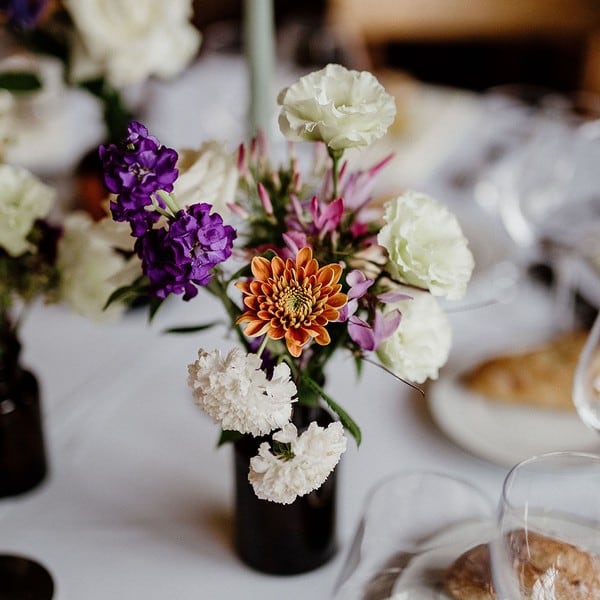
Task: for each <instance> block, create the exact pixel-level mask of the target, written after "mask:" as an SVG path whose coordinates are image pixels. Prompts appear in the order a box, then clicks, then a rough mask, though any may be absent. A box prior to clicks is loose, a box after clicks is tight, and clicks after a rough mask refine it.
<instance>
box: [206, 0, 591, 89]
mask: <svg viewBox="0 0 600 600" xmlns="http://www.w3.org/2000/svg"><path fill="white" fill-rule="evenodd" d="M258 1H261V0H258ZM262 1H268V0H262ZM273 1H274V6H275V15H276V20H277V30H278V41H279V48H280V53H281V54H282V56H283V55H284V54H285V55H286V57H289V55H290V54H291V55H292V58H293V59H294V60H296V61H297V62H299V63H302V64H307V65H311V66H320V65H323V64H325V63H327V62H331V61H337V62H342V63H343V64H345V65H346V66H348V67H353V68H367V69H372V70H377V69H382V68H383V69H388V68H391V69H397V70H399V71H404V72H406V73H408V74H409V75H411V76H413V77H415V78H417V79H422V80H424V81H427V82H430V83H440V84H445V85H453V86H459V87H465V88H469V89H476V90H481V89H485V88H487V87H490V86H494V85H502V84H506V83H528V84H534V85H541V86H546V87H550V88H555V89H558V90H563V91H572V90H575V89H585V90H588V91H595V92H599V93H600V0H419V1H418V2H415V1H414V0H368V1H365V0H306V1H305V2H302V3H290V2H287V1H284V0H273ZM243 6H244V2H243V0H197V5H196V23H197V25H198V27H199V28H200V29H201V30H203V32H204V33H205V36H206V42H207V44H208V47H210V46H211V44H215V45H217V46H218V45H219V44H221V45H230V46H233V47H235V46H236V45H237V46H238V47H241V46H242V45H243V40H242V39H241V37H240V36H241V33H240V27H239V24H240V21H241V18H242V15H243ZM226 24H227V25H228V26H229V28H228V29H227V28H226V27H225V25H226ZM236 24H237V25H238V27H237V29H236ZM227 36H230V39H227V40H226V39H225V37H227ZM219 38H220V39H219Z"/></svg>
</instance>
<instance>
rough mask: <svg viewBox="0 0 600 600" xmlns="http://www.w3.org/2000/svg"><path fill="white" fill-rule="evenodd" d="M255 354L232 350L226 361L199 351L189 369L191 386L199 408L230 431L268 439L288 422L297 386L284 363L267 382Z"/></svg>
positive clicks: (215, 354) (214, 354) (218, 354)
mask: <svg viewBox="0 0 600 600" xmlns="http://www.w3.org/2000/svg"><path fill="white" fill-rule="evenodd" d="M260 366H261V360H260V358H259V357H258V356H257V355H256V354H245V353H244V352H243V351H242V350H241V349H240V348H233V349H232V350H231V351H230V352H229V354H227V356H226V357H225V358H223V357H222V356H221V353H220V352H219V351H218V350H214V351H213V352H206V351H205V350H202V349H200V350H199V351H198V360H196V361H195V362H193V363H192V364H190V365H188V384H189V386H190V387H191V388H192V390H193V395H194V399H195V401H196V404H197V405H198V406H199V407H200V408H201V409H202V410H204V412H206V413H207V414H208V415H209V416H210V417H212V419H213V420H214V421H215V423H218V424H219V425H221V427H222V428H223V429H225V430H228V431H239V432H240V433H251V434H252V435H254V436H259V435H265V434H267V433H269V432H271V431H273V429H280V428H281V427H283V426H284V425H285V424H286V423H287V422H289V420H290V417H291V414H292V402H293V401H294V400H292V398H293V397H294V396H295V395H296V385H295V384H294V382H293V381H292V380H291V379H290V368H289V367H288V366H287V365H286V364H285V363H280V364H278V365H276V366H275V369H274V371H273V377H272V378H271V379H270V380H269V379H267V375H266V373H265V372H264V371H263V370H262V369H261V368H260Z"/></svg>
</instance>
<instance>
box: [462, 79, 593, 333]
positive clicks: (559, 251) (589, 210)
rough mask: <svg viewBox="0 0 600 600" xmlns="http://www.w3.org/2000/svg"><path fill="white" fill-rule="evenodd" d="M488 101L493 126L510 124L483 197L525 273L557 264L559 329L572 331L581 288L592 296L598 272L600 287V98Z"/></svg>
mask: <svg viewBox="0 0 600 600" xmlns="http://www.w3.org/2000/svg"><path fill="white" fill-rule="evenodd" d="M487 104H488V105H489V106H490V109H489V111H488V112H489V115H488V118H489V120H490V122H491V123H493V124H494V125H493V127H492V125H490V127H492V129H494V128H496V129H497V128H498V127H500V125H502V124H504V125H502V131H503V132H504V133H503V135H504V138H506V139H505V141H504V143H503V146H502V147H503V151H502V152H501V153H500V154H499V156H498V158H497V160H495V161H493V162H492V163H491V164H490V165H489V166H488V167H487V168H485V169H483V170H482V172H481V175H480V177H479V180H478V182H477V184H476V186H475V191H474V194H475V199H476V200H477V201H478V203H479V204H480V205H481V206H483V207H484V208H486V209H487V210H489V211H491V212H492V213H494V214H496V215H497V216H498V218H499V220H500V222H501V223H502V224H503V226H504V228H505V230H506V232H507V233H508V234H509V236H510V238H511V239H512V241H513V242H514V243H515V246H516V248H518V249H519V254H518V262H519V267H520V268H521V270H522V271H523V273H526V272H527V269H528V268H529V266H530V265H531V264H536V263H542V264H546V265H548V266H549V267H551V270H552V272H553V286H552V291H553V295H554V300H555V305H556V311H555V312H556V321H557V329H564V330H566V329H571V328H573V327H574V326H575V324H576V323H575V311H574V291H575V290H579V291H582V290H585V291H586V295H587V291H588V288H589V287H590V286H589V284H587V282H586V281H582V279H586V278H587V273H589V272H590V271H591V272H592V277H594V278H595V279H596V280H598V281H599V282H600V269H597V271H598V272H596V273H594V272H593V271H592V270H590V269H589V268H587V267H588V265H589V263H590V260H591V259H592V256H591V255H592V254H593V252H594V248H596V251H597V249H598V245H599V243H598V239H600V192H599V191H598V190H599V188H598V178H597V173H598V164H600V96H597V95H594V94H589V93H579V94H573V95H570V96H562V95H558V94H556V93H554V94H552V93H549V92H548V91H547V90H537V89H534V91H532V90H531V89H529V88H524V89H521V88H519V87H514V86H513V87H512V88H508V89H500V90H495V91H494V92H493V93H491V94H490V97H489V99H488V101H487ZM497 123H498V124H499V125H496V124H497ZM509 125H510V127H509ZM507 140H508V141H507ZM511 141H512V143H511ZM582 263H585V265H583V264H582ZM583 267H586V268H585V273H586V274H585V275H582V274H581V273H582V272H583V270H584V269H583ZM599 285H600V283H599Z"/></svg>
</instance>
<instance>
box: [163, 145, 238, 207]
mask: <svg viewBox="0 0 600 600" xmlns="http://www.w3.org/2000/svg"><path fill="white" fill-rule="evenodd" d="M177 168H178V169H179V177H178V178H177V179H176V181H175V183H174V185H173V195H174V197H175V200H176V202H177V204H178V205H179V206H180V207H181V208H183V207H185V206H189V205H191V204H197V203H198V202H208V203H209V204H212V205H213V207H214V209H213V210H214V212H217V213H219V214H220V215H221V216H222V217H223V216H227V215H228V214H229V209H228V208H227V205H228V204H231V203H232V202H233V201H234V197H235V191H236V189H237V182H238V176H239V175H238V169H237V158H236V156H235V154H233V153H231V152H228V151H227V149H226V148H225V145H224V144H223V143H221V142H216V141H209V142H205V143H204V144H202V146H200V148H198V150H190V149H184V150H181V151H180V152H179V158H178V160H177Z"/></svg>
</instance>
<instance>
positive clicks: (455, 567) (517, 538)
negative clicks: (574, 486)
mask: <svg viewBox="0 0 600 600" xmlns="http://www.w3.org/2000/svg"><path fill="white" fill-rule="evenodd" d="M509 536H510V537H509V541H510V544H511V546H512V554H513V566H514V569H515V575H516V578H517V579H518V581H519V582H520V586H521V590H522V593H523V599H529V598H531V599H534V598H546V597H547V598H556V599H560V600H597V599H600V557H599V556H597V555H596V554H592V553H591V552H587V551H585V550H582V549H581V548H577V547H576V546H573V545H572V544H568V543H566V542H563V541H561V540H557V539H554V538H551V537H548V536H545V535H541V534H539V533H534V532H533V531H531V530H527V531H526V530H524V529H517V530H514V531H512V532H511V533H510V534H509ZM444 587H445V589H446V592H447V593H448V594H449V595H450V596H451V597H452V598H454V599H455V600H495V598H496V594H495V592H494V588H493V583H492V571H491V567H490V555H489V549H488V546H487V544H480V545H479V546H475V547H474V548H471V549H470V550H468V551H467V552H465V553H464V554H462V555H461V556H459V557H458V558H457V559H456V560H455V561H454V562H453V563H452V565H450V567H449V568H448V570H447V571H446V573H445V578H444ZM540 588H541V589H540ZM540 592H542V595H540ZM544 592H547V594H548V595H547V596H546V595H543V594H544Z"/></svg>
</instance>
